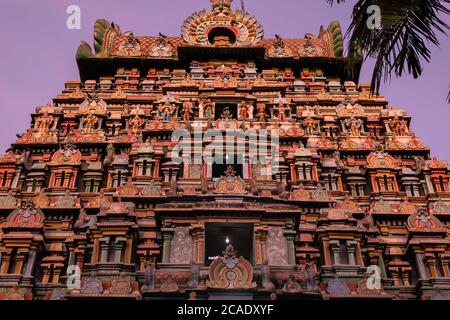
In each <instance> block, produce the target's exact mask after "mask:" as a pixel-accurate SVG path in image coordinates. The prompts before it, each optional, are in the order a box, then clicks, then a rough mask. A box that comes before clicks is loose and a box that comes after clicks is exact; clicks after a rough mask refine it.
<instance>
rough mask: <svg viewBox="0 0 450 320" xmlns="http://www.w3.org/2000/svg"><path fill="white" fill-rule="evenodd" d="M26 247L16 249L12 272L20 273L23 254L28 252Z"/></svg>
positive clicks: (23, 259)
mask: <svg viewBox="0 0 450 320" xmlns="http://www.w3.org/2000/svg"><path fill="white" fill-rule="evenodd" d="M27 251H28V249H22V250H21V249H19V250H17V258H16V265H15V266H14V273H15V274H21V273H22V271H23V265H24V262H25V255H26V254H28V252H27Z"/></svg>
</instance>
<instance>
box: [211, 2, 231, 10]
mask: <svg viewBox="0 0 450 320" xmlns="http://www.w3.org/2000/svg"><path fill="white" fill-rule="evenodd" d="M210 1H211V4H212V8H213V10H215V9H219V10H223V9H231V3H232V2H233V0H210Z"/></svg>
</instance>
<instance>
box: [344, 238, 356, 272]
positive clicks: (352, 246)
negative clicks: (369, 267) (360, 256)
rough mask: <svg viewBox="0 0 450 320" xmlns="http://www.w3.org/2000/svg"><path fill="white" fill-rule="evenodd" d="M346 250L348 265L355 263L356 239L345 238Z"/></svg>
mask: <svg viewBox="0 0 450 320" xmlns="http://www.w3.org/2000/svg"><path fill="white" fill-rule="evenodd" d="M346 243H347V252H348V262H349V264H350V265H352V266H355V265H356V259H355V252H356V245H357V242H356V241H352V240H347V242H346Z"/></svg>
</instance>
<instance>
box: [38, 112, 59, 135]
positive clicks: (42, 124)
mask: <svg viewBox="0 0 450 320" xmlns="http://www.w3.org/2000/svg"><path fill="white" fill-rule="evenodd" d="M54 121H55V118H54V117H53V116H51V115H49V114H48V112H47V111H45V112H44V114H43V115H42V116H40V117H39V118H37V119H36V124H35V129H36V130H37V131H38V132H39V133H41V134H47V133H48V132H49V127H50V126H51V125H52V123H53V122H54Z"/></svg>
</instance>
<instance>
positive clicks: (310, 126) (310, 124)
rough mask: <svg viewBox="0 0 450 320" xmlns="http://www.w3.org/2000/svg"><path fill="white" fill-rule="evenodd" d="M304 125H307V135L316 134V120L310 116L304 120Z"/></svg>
mask: <svg viewBox="0 0 450 320" xmlns="http://www.w3.org/2000/svg"><path fill="white" fill-rule="evenodd" d="M303 126H304V127H305V131H306V135H308V136H312V135H314V130H315V129H316V121H315V120H314V119H313V118H311V117H310V116H308V117H306V119H305V120H303Z"/></svg>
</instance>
